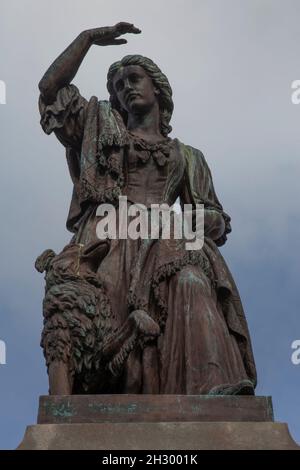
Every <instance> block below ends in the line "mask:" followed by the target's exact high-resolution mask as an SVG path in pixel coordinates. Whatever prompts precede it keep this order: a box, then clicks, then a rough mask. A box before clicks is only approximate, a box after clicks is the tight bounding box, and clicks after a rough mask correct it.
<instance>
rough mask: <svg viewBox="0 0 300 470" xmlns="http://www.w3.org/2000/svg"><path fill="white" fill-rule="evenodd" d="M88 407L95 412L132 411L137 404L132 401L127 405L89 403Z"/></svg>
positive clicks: (135, 408) (134, 410)
mask: <svg viewBox="0 0 300 470" xmlns="http://www.w3.org/2000/svg"><path fill="white" fill-rule="evenodd" d="M88 407H89V408H90V409H92V410H93V411H95V412H100V413H111V414H115V413H134V412H136V410H137V404H136V403H132V404H129V405H122V404H113V405H110V404H105V403H89V405H88Z"/></svg>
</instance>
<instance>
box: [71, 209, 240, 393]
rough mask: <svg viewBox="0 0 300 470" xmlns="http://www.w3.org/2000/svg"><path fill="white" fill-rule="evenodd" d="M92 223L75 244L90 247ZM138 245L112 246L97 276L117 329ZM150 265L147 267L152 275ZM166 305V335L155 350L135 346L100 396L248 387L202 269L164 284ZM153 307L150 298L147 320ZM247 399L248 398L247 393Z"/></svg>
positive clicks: (190, 269) (188, 269)
mask: <svg viewBox="0 0 300 470" xmlns="http://www.w3.org/2000/svg"><path fill="white" fill-rule="evenodd" d="M91 224H92V225H94V224H95V219H94V218H93V217H91V218H90V221H89V222H88V223H87V224H86V226H85V228H84V230H82V231H81V234H80V237H77V240H76V241H77V242H78V243H84V244H86V243H91V242H92V241H93V240H92V239H91V238H90V234H91V233H95V227H94V229H93V230H92V226H91ZM140 246H141V241H140V240H131V239H125V240H111V242H110V249H109V252H108V253H107V254H106V256H105V257H104V259H103V260H102V261H101V263H100V265H99V267H98V270H97V275H98V276H99V278H100V279H101V282H102V283H103V285H104V286H105V291H106V294H107V297H108V298H109V301H110V305H111V308H112V311H113V312H114V316H115V318H116V321H117V325H118V326H121V325H122V324H123V323H124V322H125V321H126V319H127V318H128V315H129V309H128V292H129V287H130V284H131V276H132V272H133V271H134V269H135V263H136V259H137V253H138V251H139V249H140ZM152 264H153V260H152V261H151V259H150V261H149V262H148V269H150V270H151V265H152ZM163 295H164V299H165V302H166V304H167V311H168V315H167V319H166V323H165V327H164V331H163V332H162V334H161V335H160V336H159V337H158V339H157V341H156V342H155V343H153V344H148V345H147V344H146V345H143V346H141V345H139V344H138V345H137V346H136V347H135V348H134V350H133V351H131V353H130V354H129V357H128V359H127V361H126V363H125V364H124V367H123V371H122V373H121V375H120V377H119V378H118V380H117V381H114V385H113V387H112V384H107V385H108V386H107V392H106V388H105V386H104V387H101V392H102V393H161V394H209V393H210V394H226V393H229V394H231V393H239V390H240V389H241V388H242V387H243V386H245V384H246V386H247V382H248V377H247V374H246V371H245V368H244V364H243V360H242V357H241V353H240V350H239V348H238V345H237V342H236V338H235V336H234V335H233V334H232V333H231V332H230V330H229V328H228V326H227V323H226V320H225V318H224V314H223V311H222V308H221V305H220V304H219V302H218V299H217V294H216V291H215V289H214V288H213V284H212V283H211V280H210V279H209V278H208V276H207V275H206V274H205V273H204V272H203V270H202V269H201V266H198V265H186V266H184V267H183V268H182V269H181V270H180V271H179V272H177V273H175V274H173V275H172V276H171V277H170V278H169V279H168V280H166V281H165V282H164V284H163ZM156 309H157V305H156V303H155V300H154V298H153V297H151V298H150V303H149V311H148V313H149V315H150V316H151V317H153V318H156V312H155V310H156ZM246 393H247V392H246Z"/></svg>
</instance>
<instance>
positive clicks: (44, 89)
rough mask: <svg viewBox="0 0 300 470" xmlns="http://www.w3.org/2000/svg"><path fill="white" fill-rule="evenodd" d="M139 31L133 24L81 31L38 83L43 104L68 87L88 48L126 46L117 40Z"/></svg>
mask: <svg viewBox="0 0 300 470" xmlns="http://www.w3.org/2000/svg"><path fill="white" fill-rule="evenodd" d="M140 32H141V31H140V30H139V29H138V28H136V27H135V26H134V25H133V24H130V23H125V22H121V23H118V24H116V25H115V26H106V27H102V28H94V29H89V30H86V31H83V32H82V33H80V34H79V36H77V38H76V39H75V40H74V41H73V42H72V43H71V44H70V45H69V46H68V47H67V49H65V50H64V52H62V53H61V54H60V55H59V56H58V58H57V59H56V60H55V61H54V62H53V63H52V64H51V65H50V67H49V69H48V70H47V71H46V73H45V74H44V76H43V78H42V79H41V81H40V83H39V89H40V92H41V95H42V98H43V101H44V103H45V104H51V103H52V102H53V101H54V100H55V98H56V95H57V92H58V90H60V89H61V88H63V87H64V86H66V85H69V84H70V83H71V81H72V80H73V78H74V77H75V75H76V73H77V71H78V69H79V67H80V64H81V63H82V61H83V59H84V57H85V55H86V54H87V52H88V50H89V48H90V47H91V46H92V45H93V44H96V45H98V46H108V45H120V44H126V43H127V41H126V39H117V38H118V37H119V36H121V35H123V34H126V33H134V34H138V33H140Z"/></svg>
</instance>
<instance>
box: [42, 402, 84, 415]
mask: <svg viewBox="0 0 300 470" xmlns="http://www.w3.org/2000/svg"><path fill="white" fill-rule="evenodd" d="M45 408H46V412H47V414H51V415H52V416H56V417H60V418H70V417H72V416H75V415H76V414H77V412H76V411H75V410H74V408H73V407H72V406H71V405H70V402H69V401H67V402H63V403H59V404H57V403H45Z"/></svg>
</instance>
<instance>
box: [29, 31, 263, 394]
mask: <svg viewBox="0 0 300 470" xmlns="http://www.w3.org/2000/svg"><path fill="white" fill-rule="evenodd" d="M125 33H140V30H138V29H137V28H136V27H135V26H133V25H132V24H128V23H119V24H117V25H116V26H113V27H104V28H96V29H92V30H87V31H84V32H83V33H81V34H80V35H79V36H78V37H77V38H76V39H75V40H74V41H73V42H72V44H71V45H70V46H69V47H68V48H67V49H66V50H65V51H64V52H63V53H62V54H61V55H60V56H59V57H58V58H57V59H56V60H55V61H54V63H53V64H52V65H51V67H50V68H49V69H48V71H47V72H46V73H45V75H44V77H43V78H42V80H41V82H40V84H39V88H40V91H41V96H40V112H41V125H42V127H43V129H44V131H45V132H46V133H47V134H50V133H51V132H53V131H54V133H55V135H56V136H57V138H58V139H59V140H60V142H61V143H62V144H63V145H64V146H65V148H66V154H67V161H68V166H69V170H70V175H71V178H72V181H73V183H74V191H73V197H72V201H71V207H70V212H69V216H68V221H67V228H68V229H69V230H70V231H71V232H73V233H74V236H73V238H72V240H71V242H70V243H69V244H68V245H67V246H66V247H65V248H64V249H63V251H62V252H61V253H60V254H58V255H56V254H55V253H54V252H53V251H52V250H46V251H45V252H44V253H43V254H42V255H41V256H40V257H39V258H38V259H37V262H36V267H37V269H38V270H39V271H41V272H42V271H45V272H46V294H45V299H44V305H43V307H44V330H43V335H42V347H43V348H44V353H45V357H46V361H47V367H48V374H49V383H50V393H51V394H56V395H60V394H64V395H67V394H73V393H162V394H248V395H251V394H253V393H254V388H255V385H256V372H255V365H254V360H253V356H252V350H251V343H250V338H249V333H248V328H247V323H246V320H245V316H244V312H243V308H242V305H241V301H240V297H239V294H238V291H237V289H236V286H235V284H234V281H233V279H232V276H231V274H230V272H229V270H228V268H227V266H226V264H225V262H224V260H223V258H222V256H221V254H220V252H219V250H218V246H221V245H222V244H224V243H225V241H226V235H227V234H228V233H229V232H230V231H231V228H230V217H229V216H228V215H227V214H226V213H225V212H223V208H222V206H221V204H220V202H219V201H218V198H217V196H216V194H215V191H214V187H213V182H212V178H211V173H210V170H209V168H208V165H207V163H206V161H205V159H204V157H203V155H202V153H201V152H200V151H199V150H197V149H194V148H192V147H190V146H187V145H184V144H183V143H181V142H180V141H179V140H178V139H171V138H170V137H168V134H169V133H170V131H171V126H170V124H169V123H170V119H171V116H172V111H173V101H172V90H171V87H170V84H169V82H168V79H167V77H166V76H165V75H164V74H163V73H162V72H161V70H160V69H159V68H158V67H157V66H156V65H155V64H154V63H153V62H152V61H151V60H150V59H147V58H145V57H142V56H138V55H131V56H126V57H124V58H123V59H122V60H121V61H119V62H116V63H114V64H113V65H112V66H111V67H110V69H109V71H108V77H107V88H108V91H109V101H98V99H97V98H95V97H92V98H91V99H90V100H89V101H87V100H85V99H84V98H83V97H82V96H81V95H80V93H79V91H78V89H77V88H76V87H75V86H74V85H73V84H71V81H72V80H73V78H74V76H75V74H76V72H77V70H78V68H79V66H80V64H81V62H82V60H83V58H84V56H85V54H86V53H87V51H88V49H89V48H90V46H91V45H92V44H96V45H99V46H105V45H112V44H123V43H126V40H124V39H122V38H120V36H121V35H122V34H125ZM120 195H122V196H127V205H128V207H130V206H131V205H132V204H133V203H139V204H144V205H145V206H146V207H147V208H149V207H150V205H151V204H153V203H155V204H162V203H167V204H168V205H169V206H171V205H172V204H174V202H175V201H176V200H177V198H180V202H181V204H186V203H187V204H192V207H193V208H196V204H200V203H201V204H203V205H204V214H205V215H204V217H205V225H204V229H205V241H204V245H203V247H202V249H200V250H196V251H195V250H193V251H191V250H190V251H188V250H186V248H185V244H184V243H183V241H182V240H176V239H174V238H173V239H170V240H168V239H162V238H159V239H156V240H144V239H141V238H140V239H122V238H119V239H110V238H107V239H99V238H98V237H97V232H96V228H97V223H98V221H99V218H100V219H101V217H100V216H98V215H97V208H98V206H99V204H101V203H110V204H113V205H114V206H115V208H116V211H117V217H118V216H119V215H118V214H119V196H120Z"/></svg>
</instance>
